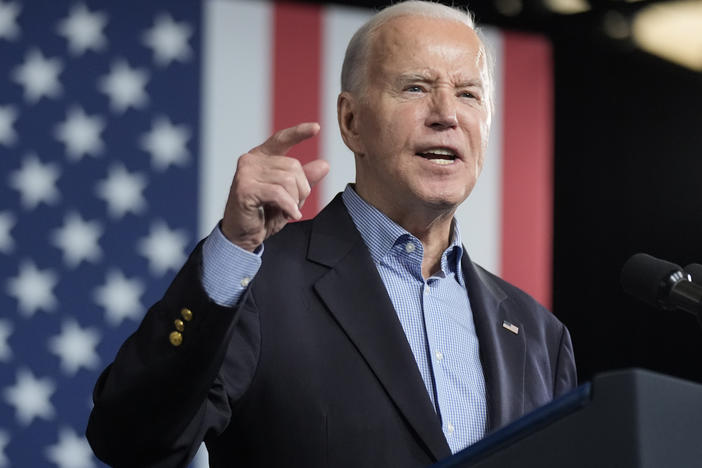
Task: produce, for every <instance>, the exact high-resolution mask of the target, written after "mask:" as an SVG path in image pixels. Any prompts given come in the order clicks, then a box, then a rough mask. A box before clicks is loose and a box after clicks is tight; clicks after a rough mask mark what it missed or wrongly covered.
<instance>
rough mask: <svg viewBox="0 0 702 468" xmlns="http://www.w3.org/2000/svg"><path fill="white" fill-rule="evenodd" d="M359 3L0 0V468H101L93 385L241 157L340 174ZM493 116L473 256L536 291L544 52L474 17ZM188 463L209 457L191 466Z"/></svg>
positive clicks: (215, 207) (545, 211) (546, 257)
mask: <svg viewBox="0 0 702 468" xmlns="http://www.w3.org/2000/svg"><path fill="white" fill-rule="evenodd" d="M371 14H372V12H370V11H367V10H358V9H352V8H347V7H342V6H338V5H336V6H310V5H304V4H290V3H281V4H276V3H271V2H258V1H247V0H238V1H237V0H203V1H201V2H198V1H193V0H149V1H140V0H119V1H105V0H102V1H99V0H94V1H93V0H87V1H69V0H0V468H1V467H7V466H13V467H39V466H58V467H62V468H69V467H91V466H101V464H100V463H99V462H98V461H97V460H96V459H95V458H94V457H93V455H92V453H91V451H90V448H89V446H88V445H87V441H86V440H85V438H84V436H83V432H84V429H85V425H86V422H87V418H88V414H89V412H90V408H91V392H92V386H93V385H94V383H95V380H96V379H97V376H98V374H99V372H100V371H101V369H102V368H104V367H105V366H106V365H107V364H108V363H109V362H110V360H111V359H112V357H113V356H114V355H115V353H116V351H117V349H118V347H119V345H120V344H121V342H122V341H123V340H124V339H125V338H126V337H127V336H128V335H129V334H130V333H131V332H133V331H134V330H135V328H136V326H137V324H138V323H139V321H140V319H141V317H142V316H143V314H144V313H145V311H146V309H147V308H148V306H149V305H150V304H151V303H153V302H155V301H156V300H157V299H158V298H159V297H160V295H161V294H162V293H163V292H164V291H165V289H166V287H167V285H168V283H169V282H170V280H171V279H172V278H173V276H174V274H175V272H176V271H177V269H178V268H179V267H180V265H181V264H182V263H183V261H184V260H185V258H186V256H187V254H188V252H189V251H190V249H192V247H193V246H194V245H195V243H196V242H197V241H198V240H199V239H200V238H201V237H202V236H203V235H206V233H207V232H209V230H211V228H212V227H213V226H214V224H215V223H216V222H217V220H218V219H219V217H220V216H221V213H222V210H223V207H224V201H225V197H226V193H227V190H228V188H229V183H230V180H231V176H232V174H233V170H234V167H235V164H236V157H237V155H239V154H241V153H243V152H245V151H247V150H248V149H250V148H251V147H253V146H255V145H257V144H259V143H261V142H262V141H263V140H264V139H265V138H266V137H267V136H268V135H269V134H270V133H271V132H272V131H273V130H274V129H280V128H283V127H286V126H289V125H292V124H295V123H297V122H300V121H319V122H320V123H321V125H322V132H321V135H320V137H319V138H317V139H315V140H312V141H310V142H306V143H305V144H304V145H301V146H300V147H299V148H296V149H295V150H294V155H296V156H299V157H300V158H301V159H305V158H314V157H318V156H321V157H324V158H326V159H328V160H329V161H330V164H331V167H332V169H331V173H330V175H329V176H328V177H327V178H326V179H325V180H324V181H323V182H322V183H321V184H320V187H318V188H317V189H316V190H315V195H314V198H313V200H312V201H311V202H308V203H307V204H306V205H305V209H306V210H307V211H306V212H305V214H306V215H307V216H311V215H313V214H314V213H315V212H316V211H317V210H318V209H319V208H320V207H321V206H323V205H324V204H325V203H326V202H327V201H329V200H330V199H331V198H332V197H333V195H334V194H335V193H336V192H338V191H340V190H342V189H343V187H344V185H345V183H346V182H349V181H352V180H353V177H354V175H353V156H352V155H351V154H350V153H349V151H348V150H346V149H345V147H343V144H342V143H341V139H340V137H339V136H338V130H337V128H336V115H335V110H336V105H335V102H336V95H337V93H338V91H339V71H340V67H341V60H342V58H343V51H344V48H345V46H346V43H347V42H348V39H349V38H350V36H351V34H353V32H354V31H355V29H356V28H357V27H358V26H360V24H362V23H363V22H364V21H365V20H366V19H367V18H368V17H369V16H370V15H371ZM486 40H487V42H488V44H489V47H490V49H491V50H492V52H493V54H494V57H495V59H496V84H497V94H498V96H497V114H496V116H495V118H494V119H493V130H492V140H491V144H490V149H489V154H488V156H487V158H488V161H487V164H486V168H485V170H484V173H483V175H482V178H481V180H480V182H479V184H478V187H477V188H476V190H475V192H474V194H473V195H472V196H471V198H470V199H469V202H468V203H466V204H465V206H464V207H462V208H461V210H460V212H459V215H458V218H459V222H460V223H461V227H462V233H463V234H464V240H465V243H466V245H467V248H468V251H469V252H470V253H471V255H472V257H473V259H474V260H476V261H478V262H479V263H482V264H483V265H485V266H487V267H488V268H489V269H491V270H493V271H495V272H498V273H502V274H503V276H505V277H506V278H507V279H508V280H511V281H513V282H515V283H516V284H517V285H519V286H521V287H523V288H524V289H526V290H528V291H529V292H531V293H532V294H533V295H535V296H536V297H537V298H538V299H540V300H541V301H542V302H545V303H546V304H548V303H549V302H550V284H551V278H550V274H551V273H550V272H551V266H550V265H551V222H552V221H551V186H552V185H551V140H552V136H551V62H550V60H551V59H550V49H549V45H548V44H547V43H546V42H545V41H544V40H543V38H539V37H534V36H526V35H520V34H515V33H504V32H500V31H496V30H491V29H488V30H487V31H486ZM196 463H199V464H204V463H206V462H205V461H204V458H199V460H198V461H196Z"/></svg>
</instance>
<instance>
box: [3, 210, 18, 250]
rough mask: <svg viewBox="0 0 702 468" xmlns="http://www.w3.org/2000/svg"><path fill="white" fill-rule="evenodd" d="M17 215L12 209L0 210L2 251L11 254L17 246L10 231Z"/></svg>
mask: <svg viewBox="0 0 702 468" xmlns="http://www.w3.org/2000/svg"><path fill="white" fill-rule="evenodd" d="M16 222H17V221H16V220H15V216H14V215H13V214H12V212H10V211H0V252H1V253H5V254H9V253H10V252H12V250H13V249H14V247H15V241H14V240H13V239H12V236H11V235H10V231H11V230H12V228H13V227H14V226H15V223H16Z"/></svg>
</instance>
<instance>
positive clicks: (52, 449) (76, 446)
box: [46, 427, 95, 468]
mask: <svg viewBox="0 0 702 468" xmlns="http://www.w3.org/2000/svg"><path fill="white" fill-rule="evenodd" d="M58 439H59V440H58V442H57V443H56V444H55V445H50V446H48V447H47V448H46V458H48V459H49V460H50V461H51V462H53V463H54V464H55V465H57V466H58V467H59V468H93V467H94V466H95V463H94V462H93V457H92V453H93V452H92V450H91V449H90V445H89V444H88V441H87V440H86V439H85V437H82V436H78V435H77V434H76V431H74V430H73V429H72V428H70V427H62V428H61V429H59V432H58Z"/></svg>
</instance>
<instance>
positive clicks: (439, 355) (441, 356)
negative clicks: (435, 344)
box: [434, 351, 444, 362]
mask: <svg viewBox="0 0 702 468" xmlns="http://www.w3.org/2000/svg"><path fill="white" fill-rule="evenodd" d="M434 356H436V360H437V361H439V362H441V361H443V360H444V353H442V352H441V351H437V352H435V353H434Z"/></svg>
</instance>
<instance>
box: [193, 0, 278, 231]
mask: <svg viewBox="0 0 702 468" xmlns="http://www.w3.org/2000/svg"><path fill="white" fill-rule="evenodd" d="M271 13H272V4H269V3H268V2H249V1H230V0H207V1H206V2H205V3H204V11H203V22H204V27H203V32H204V37H203V43H204V44H203V75H202V84H201V86H202V110H201V112H202V128H201V134H200V135H201V141H200V154H201V158H200V207H199V208H200V211H199V222H198V228H199V235H200V237H202V236H205V235H206V234H208V233H209V232H210V231H211V230H212V228H213V227H214V225H215V224H216V223H217V222H218V221H219V219H220V218H221V217H222V213H223V212H224V204H225V202H226V200H227V193H228V192H229V186H230V185H231V180H232V176H233V175H234V168H235V167H236V160H237V158H238V156H239V155H240V154H242V153H243V152H246V151H248V150H249V149H251V148H252V147H254V146H256V145H259V144H261V143H262V142H263V141H264V140H265V139H266V138H268V136H269V134H270V130H271V129H270V126H271V125H270V122H271V118H270V115H271V113H270V109H271V57H272V51H271V44H272V39H273V31H272V14H271Z"/></svg>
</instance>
